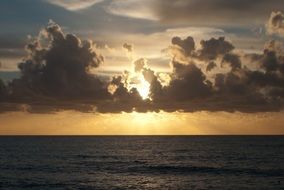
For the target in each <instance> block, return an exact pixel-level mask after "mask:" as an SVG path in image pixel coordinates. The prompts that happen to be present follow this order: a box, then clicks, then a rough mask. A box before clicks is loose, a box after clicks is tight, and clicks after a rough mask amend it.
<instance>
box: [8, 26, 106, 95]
mask: <svg viewBox="0 0 284 190" xmlns="http://www.w3.org/2000/svg"><path fill="white" fill-rule="evenodd" d="M26 50H27V52H28V55H27V57H26V58H25V59H24V60H23V61H22V62H21V63H19V69H20V71H21V75H22V76H21V78H20V79H16V80H13V81H12V83H11V84H10V86H11V97H12V98H14V99H21V98H36V97H39V96H41V97H43V96H45V97H47V96H48V97H56V98H62V99H68V98H70V99H82V98H89V99H105V98H108V96H109V94H108V91H107V89H106V86H105V85H104V84H103V82H102V81H101V80H100V79H99V78H98V77H96V76H95V75H92V74H91V73H90V69H91V68H96V67H98V66H99V65H100V64H101V63H102V62H103V57H102V56H101V55H99V54H97V53H96V52H95V51H94V49H93V44H92V42H91V41H81V40H80V39H79V38H78V37H76V36H75V35H72V34H64V33H63V32H62V30H61V28H60V26H59V25H57V24H55V23H54V22H50V23H49V25H48V26H47V27H46V28H45V29H44V30H43V31H42V32H41V35H40V36H39V37H38V38H36V39H34V40H32V41H31V42H30V43H29V44H28V45H27V46H26Z"/></svg>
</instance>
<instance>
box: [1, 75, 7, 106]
mask: <svg viewBox="0 0 284 190" xmlns="http://www.w3.org/2000/svg"><path fill="white" fill-rule="evenodd" d="M6 92H7V87H6V85H5V83H4V82H3V81H2V80H1V79H0V101H1V100H3V99H4V97H5V96H6V95H7V94H6Z"/></svg>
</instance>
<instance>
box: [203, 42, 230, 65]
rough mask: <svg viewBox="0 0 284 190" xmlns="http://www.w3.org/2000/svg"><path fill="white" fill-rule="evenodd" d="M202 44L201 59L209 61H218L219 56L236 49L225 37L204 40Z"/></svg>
mask: <svg viewBox="0 0 284 190" xmlns="http://www.w3.org/2000/svg"><path fill="white" fill-rule="evenodd" d="M200 44H201V50H200V57H201V58H204V59H209V60H213V59H216V58H217V56H218V55H224V54H226V53H229V52H231V51H232V50H233V49H234V48H235V47H234V46H233V45H232V44H231V43H230V42H228V41H226V40H225V38H224V37H220V38H218V39H215V38H211V39H210V40H202V41H201V42H200Z"/></svg>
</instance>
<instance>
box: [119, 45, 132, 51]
mask: <svg viewBox="0 0 284 190" xmlns="http://www.w3.org/2000/svg"><path fill="white" fill-rule="evenodd" d="M122 47H123V48H124V49H126V50H127V51H128V52H132V51H133V45H131V44H128V43H124V44H123V46H122Z"/></svg>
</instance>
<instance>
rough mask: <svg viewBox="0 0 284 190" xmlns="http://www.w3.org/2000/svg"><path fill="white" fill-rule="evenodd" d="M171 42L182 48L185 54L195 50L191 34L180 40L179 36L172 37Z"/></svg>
mask: <svg viewBox="0 0 284 190" xmlns="http://www.w3.org/2000/svg"><path fill="white" fill-rule="evenodd" d="M172 44H173V45H178V46H179V47H181V48H182V49H183V50H184V54H185V55H187V56H188V55H191V53H192V52H193V51H194V50H195V42H194V40H193V38H192V37H191V36H189V37H187V38H186V39H184V40H182V39H181V38H180V37H174V38H172Z"/></svg>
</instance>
